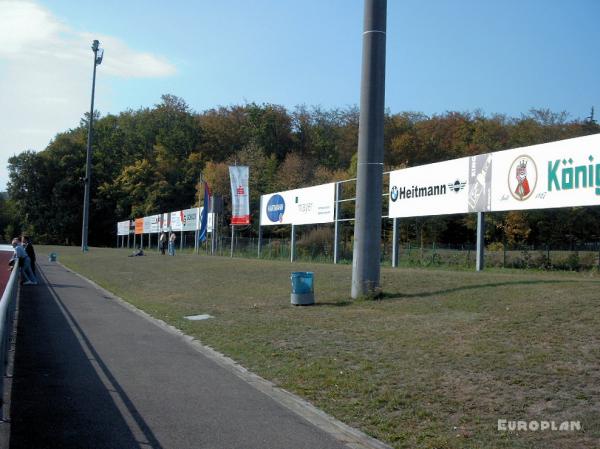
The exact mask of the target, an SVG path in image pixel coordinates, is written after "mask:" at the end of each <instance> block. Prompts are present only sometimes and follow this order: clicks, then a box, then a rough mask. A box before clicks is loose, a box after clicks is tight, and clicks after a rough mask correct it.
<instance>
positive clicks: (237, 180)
mask: <svg viewBox="0 0 600 449" xmlns="http://www.w3.org/2000/svg"><path fill="white" fill-rule="evenodd" d="M248 177H249V170H248V167H246V166H243V165H234V166H230V167H229V179H230V182H231V224H232V225H247V224H250V192H249V190H248Z"/></svg>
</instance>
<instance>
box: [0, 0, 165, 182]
mask: <svg viewBox="0 0 600 449" xmlns="http://www.w3.org/2000/svg"><path fill="white" fill-rule="evenodd" d="M93 39H98V40H100V43H101V44H100V45H101V47H103V48H104V49H105V51H106V53H105V58H104V60H103V62H102V65H101V70H102V76H103V77H105V76H106V77H108V76H114V77H120V78H157V77H166V76H171V75H174V74H175V73H176V68H175V66H174V65H172V64H171V63H169V62H168V61H166V60H165V59H164V58H162V57H160V56H157V55H154V54H151V53H148V52H139V51H136V50H133V49H131V48H129V47H128V46H127V44H126V43H125V42H123V41H121V40H119V39H117V38H115V37H112V36H106V35H98V34H94V35H92V34H90V33H89V32H85V31H80V30H75V29H72V28H70V27H69V26H68V25H66V24H65V23H64V22H63V21H61V20H60V19H59V18H57V17H55V16H54V15H53V14H52V13H51V12H50V11H48V10H47V9H45V8H44V7H42V6H40V5H38V4H37V3H35V2H31V1H21V0H0V68H1V70H0V191H1V190H4V186H5V184H6V182H7V180H8V175H7V171H6V164H7V159H8V157H10V156H11V155H13V154H15V153H19V152H21V151H24V150H26V149H33V150H42V149H43V148H45V147H46V145H47V144H48V143H49V141H50V139H52V138H53V137H54V135H55V134H56V133H57V132H59V131H64V130H66V129H68V128H70V127H73V126H76V125H77V124H78V122H79V118H80V117H81V116H82V115H83V112H84V111H86V110H87V109H88V108H89V96H90V88H91V69H92V60H93V59H92V51H91V49H90V46H91V42H92V40H93ZM105 80H106V78H105ZM107 84H110V83H109V82H105V83H104V86H102V87H100V86H97V89H98V88H99V89H100V92H99V93H102V90H103V89H107V88H106V85H107ZM102 98H105V99H106V98H110V95H109V94H105V95H102ZM104 101H106V100H104ZM109 106H110V105H108V104H100V105H97V108H98V109H100V110H102V109H104V108H106V109H110V108H109ZM106 109H104V110H106Z"/></svg>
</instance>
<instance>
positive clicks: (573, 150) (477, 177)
mask: <svg viewBox="0 0 600 449" xmlns="http://www.w3.org/2000/svg"><path fill="white" fill-rule="evenodd" d="M453 180H454V181H453ZM594 205H600V134H594V135H591V136H585V137H577V138H574V139H566V140H560V141H557V142H550V143H545V144H541V145H532V146H529V147H522V148H515V149H512V150H505V151H498V152H495V153H489V154H481V155H477V156H471V157H467V158H461V159H454V160H450V161H445V162H439V163H436V164H429V165H422V166H419V167H412V168H407V169H404V170H396V171H393V172H391V173H390V198H389V216H390V217H392V218H394V217H418V216H425V215H444V214H456V213H465V212H487V211H492V212H494V211H505V210H526V209H547V208H554V207H575V206H594Z"/></svg>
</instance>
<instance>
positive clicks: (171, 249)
mask: <svg viewBox="0 0 600 449" xmlns="http://www.w3.org/2000/svg"><path fill="white" fill-rule="evenodd" d="M176 240H177V234H175V233H174V232H173V231H171V235H169V256H174V255H175V241H176Z"/></svg>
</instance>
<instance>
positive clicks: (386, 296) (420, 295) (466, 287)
mask: <svg viewBox="0 0 600 449" xmlns="http://www.w3.org/2000/svg"><path fill="white" fill-rule="evenodd" d="M569 282H573V281H571V280H559V279H552V280H535V281H527V280H523V281H506V282H490V283H488V284H475V285H464V286H461V287H454V288H446V289H442V290H436V291H429V292H420V293H402V292H382V294H381V296H380V297H379V298H378V300H380V301H384V300H389V299H405V298H427V297H431V296H444V295H448V294H451V293H456V292H462V291H468V290H477V289H484V288H495V287H507V286H513V285H536V284H562V283H569Z"/></svg>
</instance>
